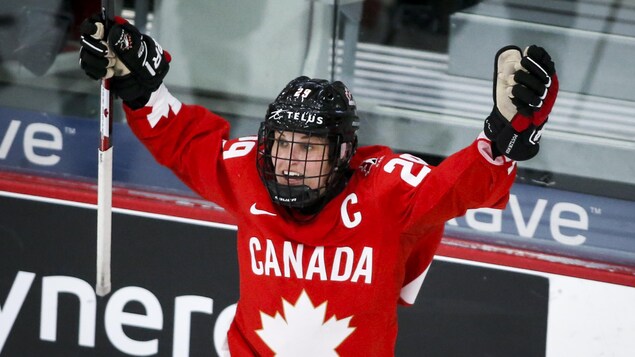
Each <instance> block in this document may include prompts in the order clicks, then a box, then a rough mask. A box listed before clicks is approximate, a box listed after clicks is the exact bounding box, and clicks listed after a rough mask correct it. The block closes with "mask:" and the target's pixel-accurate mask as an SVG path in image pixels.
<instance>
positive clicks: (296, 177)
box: [271, 131, 331, 189]
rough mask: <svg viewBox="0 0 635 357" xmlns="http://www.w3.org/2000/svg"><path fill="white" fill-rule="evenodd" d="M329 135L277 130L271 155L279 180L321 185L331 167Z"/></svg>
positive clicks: (322, 185) (315, 185)
mask: <svg viewBox="0 0 635 357" xmlns="http://www.w3.org/2000/svg"><path fill="white" fill-rule="evenodd" d="M328 151H329V145H328V139H327V138H324V137H318V136H309V135H307V134H303V133H294V132H291V131H282V132H276V133H275V135H274V142H273V146H272V147H271V159H272V160H273V165H274V167H275V171H276V180H277V181H278V183H279V184H285V185H291V186H299V185H306V186H309V187H310V188H311V189H318V188H323V187H324V186H325V185H326V181H327V175H328V173H329V172H330V170H331V164H330V163H329V162H328Z"/></svg>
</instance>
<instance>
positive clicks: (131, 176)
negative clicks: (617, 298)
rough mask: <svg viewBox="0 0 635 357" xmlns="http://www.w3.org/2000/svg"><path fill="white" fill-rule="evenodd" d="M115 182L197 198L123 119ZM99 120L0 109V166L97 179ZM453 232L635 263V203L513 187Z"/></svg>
mask: <svg viewBox="0 0 635 357" xmlns="http://www.w3.org/2000/svg"><path fill="white" fill-rule="evenodd" d="M113 131H114V140H113V142H114V145H113V147H114V168H113V170H114V173H113V179H114V181H115V183H116V184H120V185H133V186H134V185H137V186H143V187H146V188H151V189H152V188H153V189H159V190H167V191H174V192H178V193H180V194H186V195H194V194H193V193H192V192H191V191H189V189H188V188H187V187H186V186H185V185H183V184H182V183H181V182H180V181H178V180H177V179H176V178H175V176H174V175H173V174H172V173H171V172H170V171H169V170H167V169H166V168H164V167H162V166H160V165H158V164H157V163H156V162H155V160H154V159H153V158H152V156H151V155H150V154H149V153H148V151H147V150H146V149H145V148H143V146H142V145H141V144H140V143H139V142H138V141H137V139H136V138H135V137H134V136H133V134H132V133H131V131H130V130H129V129H128V128H127V127H126V124H125V123H116V124H115V127H114V130H113ZM98 142H99V129H98V122H97V120H90V119H86V118H78V117H68V116H53V115H50V114H47V113H42V112H34V111H26V110H15V109H8V108H0V169H2V168H5V169H9V170H24V171H28V172H35V173H41V174H54V175H61V176H64V177H77V178H84V179H89V180H94V179H95V177H96V176H97V147H98ZM446 232H447V234H448V235H449V236H456V237H459V238H467V239H475V240H486V241H488V242H494V243H498V244H503V245H512V246H517V247H518V246H520V247H523V248H530V249H536V250H538V251H545V252H551V253H558V254H566V255H570V256H573V257H583V258H587V259H593V260H602V261H610V262H613V263H620V264H626V265H631V266H635V202H631V201H625V200H619V199H612V198H606V197H599V196H592V195H587V194H581V193H574V192H567V191H562V190H556V189H552V188H545V187H538V186H530V185H524V184H519V183H517V184H515V185H514V187H513V188H512V195H511V198H510V201H509V204H508V205H507V208H505V209H504V210H502V211H501V210H487V209H485V210H473V211H470V212H468V213H467V214H466V215H465V216H464V217H460V218H457V219H453V220H451V221H449V222H448V224H447V225H446Z"/></svg>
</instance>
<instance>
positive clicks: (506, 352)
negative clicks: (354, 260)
mask: <svg viewBox="0 0 635 357" xmlns="http://www.w3.org/2000/svg"><path fill="white" fill-rule="evenodd" d="M25 180H28V179H25ZM18 181H19V180H18ZM52 185H53V184H52V183H51V184H49V185H40V186H41V187H45V188H44V189H43V191H47V189H46V187H51V186H52ZM6 186H7V185H5V187H3V189H4V191H1V192H0V237H1V239H0V267H1V269H0V302H1V303H2V305H0V306H1V307H2V309H1V310H0V311H1V313H2V315H1V316H2V319H1V322H0V355H2V356H41V355H50V356H68V355H82V356H111V355H126V356H139V355H158V356H188V355H191V356H199V355H214V352H213V351H215V349H216V347H215V345H214V344H215V337H216V341H217V342H218V335H219V333H218V331H216V336H215V329H216V330H222V329H223V328H226V327H225V325H226V321H225V319H223V318H220V319H219V316H221V313H222V312H223V311H224V310H225V309H227V308H228V307H230V306H231V305H232V304H234V303H235V302H236V300H237V298H238V278H237V266H236V252H235V246H234V243H235V242H234V241H235V236H236V230H235V226H233V224H232V223H231V219H230V218H229V219H227V217H225V218H226V219H227V220H226V221H225V222H224V223H223V222H221V223H219V222H213V221H210V220H203V219H199V218H188V217H186V216H192V217H196V216H197V214H196V213H195V212H197V211H204V212H206V213H210V212H207V211H206V210H213V208H209V207H207V208H206V207H193V206H192V205H190V206H186V207H184V206H185V205H183V204H182V207H177V208H174V210H173V213H174V214H173V215H165V214H160V213H148V212H143V211H141V210H137V209H136V208H135V207H141V206H145V207H150V206H151V205H149V204H147V203H145V204H142V203H140V202H138V201H141V199H139V198H138V197H140V196H139V195H135V194H134V193H130V192H127V193H125V194H124V193H121V192H119V194H118V195H117V196H116V197H118V198H116V200H115V202H116V203H115V206H118V205H119V207H120V208H118V209H116V210H115V214H114V217H113V253H112V259H113V261H112V274H113V291H112V293H111V294H110V295H108V296H106V297H104V298H100V297H96V296H95V295H94V290H93V287H94V279H95V260H94V259H95V258H94V252H95V232H94V228H95V225H94V222H95V219H96V218H95V217H96V215H95V206H94V205H93V204H91V203H90V202H83V201H90V200H86V197H85V196H82V194H81V191H82V190H81V189H82V187H84V186H82V185H81V184H78V185H77V186H76V187H75V189H66V190H62V189H57V190H53V191H54V192H56V193H55V194H50V195H49V196H58V197H57V198H48V197H43V196H40V195H31V194H28V193H25V192H9V191H7V190H6ZM0 187H1V186H0ZM88 187H89V186H85V188H88ZM33 190H34V191H38V192H39V191H42V189H41V188H40V189H33ZM14 191H25V186H23V185H20V184H17V185H16V189H15V190H14ZM53 191H50V192H49V193H51V192H53ZM70 192H74V193H72V194H69V193H70ZM65 195H66V196H69V197H68V198H71V199H68V198H66V199H65V198H64V197H60V196H65ZM124 196H127V200H124V198H125V197H124ZM141 196H142V195H141ZM135 205H137V206H135ZM172 205H178V203H165V202H164V203H160V202H157V204H156V206H155V208H160V206H163V209H166V208H169V207H170V206H172ZM121 207H133V208H135V209H129V208H121ZM146 211H149V210H146ZM179 216H181V217H179ZM207 216H214V215H213V214H208V215H207ZM216 217H217V218H218V219H216V221H223V219H221V218H222V214H218V213H216ZM476 251H477V249H475V247H474V246H469V245H462V244H461V240H457V239H455V238H446V239H444V244H443V245H442V247H441V249H440V251H439V253H440V254H439V255H438V256H437V257H436V259H435V261H434V262H433V264H432V266H431V268H430V271H429V273H428V275H427V277H426V280H425V281H424V283H423V287H422V289H421V292H420V294H419V296H418V298H417V302H416V303H415V304H414V306H412V307H403V308H400V310H399V314H400V330H399V331H400V332H399V338H398V343H397V352H396V355H397V356H420V355H430V356H437V355H474V353H475V351H479V353H476V354H477V355H491V356H511V355H513V356H538V355H546V356H554V357H555V356H563V355H575V356H597V355H601V354H602V353H605V354H606V353H608V354H607V355H611V356H628V355H629V354H630V353H631V352H632V351H633V350H635V340H633V339H632V336H634V335H635V308H634V307H633V304H632V301H635V289H633V288H631V287H626V286H621V285H617V284H610V283H605V282H598V281H593V280H588V279H579V278H572V277H567V276H563V275H559V274H554V273H553V272H552V273H541V272H537V271H535V270H532V269H527V268H531V267H532V266H535V267H537V268H538V269H540V270H552V271H555V270H557V265H553V266H549V265H548V264H545V263H544V262H540V261H539V260H535V259H531V258H529V257H528V256H527V255H525V254H521V252H520V251H519V252H518V254H516V255H511V256H512V258H511V260H510V255H509V254H508V253H509V252H507V253H503V252H497V251H493V250H490V251H488V252H484V253H482V254H481V253H478V252H476ZM496 256H499V257H500V258H501V259H500V261H501V262H504V264H506V265H507V266H506V265H501V264H492V263H491V262H492V261H494V262H495V259H492V257H496ZM514 257H515V258H514ZM466 258H469V259H466ZM479 260H480V261H479ZM513 260H516V262H517V263H518V264H509V263H510V262H512V263H513ZM483 261H489V262H490V263H483ZM532 262H533V263H532ZM509 265H512V266H513V265H517V266H525V267H526V268H525V269H519V268H514V267H510V266H509ZM604 274H605V275H611V274H613V273H612V272H610V271H606V272H604ZM604 280H610V278H607V279H604ZM221 335H222V334H221ZM481 352H482V353H481Z"/></svg>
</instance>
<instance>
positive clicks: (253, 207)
mask: <svg viewBox="0 0 635 357" xmlns="http://www.w3.org/2000/svg"><path fill="white" fill-rule="evenodd" d="M249 213H251V214H253V215H254V216H259V215H267V216H277V214H275V213H271V212H268V211H263V210H261V209H258V208H256V204H255V203H254V204H253V205H251V208H249Z"/></svg>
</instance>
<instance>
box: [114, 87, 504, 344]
mask: <svg viewBox="0 0 635 357" xmlns="http://www.w3.org/2000/svg"><path fill="white" fill-rule="evenodd" d="M126 115H127V118H128V123H129V125H130V127H131V129H132V130H133V132H134V133H135V134H136V136H137V137H138V138H139V139H140V140H141V141H142V142H143V143H144V144H145V146H146V147H147V148H148V149H149V150H150V151H151V152H152V154H153V155H154V157H155V158H156V159H157V160H158V162H159V163H161V164H163V165H165V166H167V167H169V168H170V169H172V170H173V172H174V173H175V174H176V175H177V176H178V177H179V178H180V179H181V180H182V181H183V182H184V183H185V184H187V185H188V186H189V187H190V188H191V189H192V190H194V191H195V192H197V193H198V194H200V195H201V196H202V197H204V198H206V199H209V200H210V201H213V202H215V203H217V204H219V205H220V206H222V207H224V208H225V209H226V210H227V211H229V212H230V213H232V214H233V215H234V216H235V217H236V219H237V222H238V240H237V245H238V247H237V250H238V264H239V270H240V300H239V302H238V305H237V310H236V315H235V318H234V321H233V323H232V325H231V327H230V330H229V332H228V342H229V348H230V351H231V354H232V356H253V355H258V356H272V355H277V356H336V355H340V356H392V355H393V354H394V344H395V340H396V336H397V304H398V302H402V303H412V302H414V298H415V297H416V295H417V292H418V290H419V287H420V285H421V282H422V280H423V276H424V272H425V271H426V268H427V267H428V265H429V264H430V262H431V260H432V257H433V255H434V252H435V250H436V248H437V247H438V245H439V242H440V240H441V236H442V233H443V226H444V223H445V222H446V221H447V220H448V219H451V218H453V217H456V216H461V215H463V214H464V213H465V211H466V210H467V209H470V208H477V207H494V208H502V207H504V205H505V204H506V202H507V199H508V195H509V188H510V186H511V184H512V182H513V180H514V176H515V163H514V162H513V161H510V160H508V159H506V158H504V157H498V158H497V159H495V160H494V159H492V157H491V153H490V143H489V141H488V140H487V139H486V138H485V137H484V136H480V137H479V138H478V139H477V140H476V141H475V142H474V143H473V144H472V145H470V146H468V147H467V148H465V149H463V150H461V151H459V152H458V153H456V154H454V155H452V156H450V157H449V158H447V159H446V160H444V161H443V163H441V164H440V165H439V166H438V167H432V166H429V165H427V164H426V163H425V162H423V161H422V160H421V159H419V158H417V157H414V156H412V155H408V154H397V153H393V152H392V151H391V150H390V149H389V148H387V147H382V146H371V147H362V148H360V149H359V150H358V151H357V153H356V154H355V156H354V158H353V160H352V162H351V167H353V168H355V172H354V174H353V175H352V177H351V178H350V181H349V183H348V185H347V186H346V188H345V189H344V191H343V192H341V193H340V194H339V195H338V196H336V197H335V198H334V199H333V200H332V201H330V202H329V203H328V204H327V205H326V206H325V207H324V209H323V210H322V211H321V212H320V213H319V214H318V215H317V216H316V217H315V218H314V219H313V220H311V221H309V222H307V223H298V222H297V221H294V220H293V219H291V218H290V217H289V215H288V214H287V212H286V210H285V209H284V208H282V207H280V206H278V205H276V204H275V203H273V202H272V201H271V199H270V198H269V195H268V192H267V189H266V188H265V186H264V185H263V183H262V182H261V180H260V178H259V176H258V172H257V170H256V158H255V156H256V146H257V144H256V137H243V138H238V139H232V140H230V139H229V138H228V135H229V124H228V123H227V121H225V120H224V119H223V118H221V117H220V116H218V115H215V114H213V113H211V112H209V111H208V110H207V109H205V108H203V107H200V106H195V105H185V104H182V103H180V102H179V101H178V100H177V99H176V98H174V97H173V96H171V95H170V93H169V92H168V91H167V89H166V88H165V87H164V86H162V87H161V88H160V89H159V90H158V91H157V92H155V93H154V94H153V95H152V97H151V99H150V102H149V103H148V105H147V106H146V107H144V108H141V109H139V110H131V109H130V108H126ZM422 323H425V321H422Z"/></svg>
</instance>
